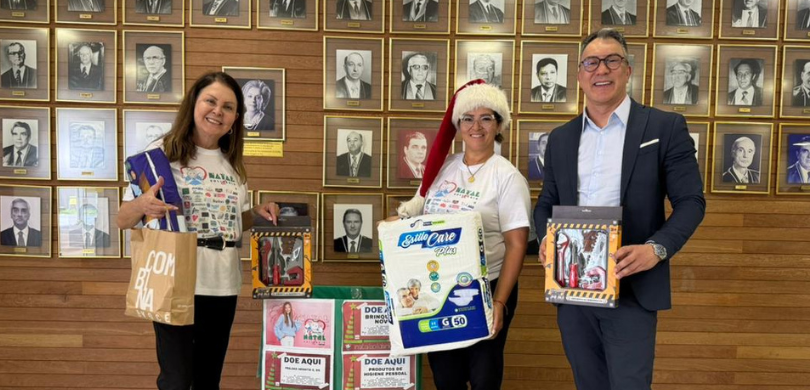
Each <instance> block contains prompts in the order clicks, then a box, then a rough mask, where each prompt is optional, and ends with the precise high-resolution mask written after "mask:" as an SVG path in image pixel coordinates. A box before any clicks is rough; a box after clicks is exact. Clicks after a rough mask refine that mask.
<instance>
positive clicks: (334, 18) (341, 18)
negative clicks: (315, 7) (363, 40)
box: [323, 0, 386, 33]
mask: <svg viewBox="0 0 810 390" xmlns="http://www.w3.org/2000/svg"><path fill="white" fill-rule="evenodd" d="M385 3H386V1H379V0H377V1H372V0H324V1H323V15H324V22H323V29H324V31H351V32H357V33H382V32H384V31H385V21H384V19H383V15H385Z"/></svg>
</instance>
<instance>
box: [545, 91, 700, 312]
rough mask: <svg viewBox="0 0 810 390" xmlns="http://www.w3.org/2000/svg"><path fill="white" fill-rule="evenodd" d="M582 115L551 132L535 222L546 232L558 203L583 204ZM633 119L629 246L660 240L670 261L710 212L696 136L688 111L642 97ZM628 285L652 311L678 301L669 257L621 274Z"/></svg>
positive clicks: (626, 192) (624, 191) (627, 158)
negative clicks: (667, 205) (668, 207)
mask: <svg viewBox="0 0 810 390" xmlns="http://www.w3.org/2000/svg"><path fill="white" fill-rule="evenodd" d="M582 121H583V117H582V115H580V116H578V117H576V118H575V119H573V120H572V121H570V122H568V123H566V124H564V125H562V126H560V127H559V128H557V129H555V130H554V131H552V132H551V135H549V138H548V147H547V148H546V155H545V163H546V165H545V167H544V171H543V175H544V182H543V192H542V193H540V197H539V198H538V201H537V206H536V207H535V209H534V224H535V226H537V227H538V228H540V229H543V230H545V229H544V227H545V226H546V223H547V220H548V218H549V217H551V208H552V206H553V205H569V206H575V205H577V203H578V193H577V157H578V151H579V140H580V136H581V134H582ZM627 122H628V123H627V133H626V135H625V139H624V153H623V155H622V179H621V180H622V183H621V197H620V204H621V206H622V207H623V212H622V245H636V244H643V243H644V242H646V241H647V240H653V241H655V242H657V243H659V244H661V245H663V246H664V247H665V248H666V250H667V260H669V258H671V257H672V256H673V255H674V254H675V253H677V252H678V251H679V250H680V249H681V248H682V247H683V245H684V244H686V241H687V240H688V239H689V237H690V236H691V235H692V233H694V231H695V229H696V228H697V227H698V225H700V222H701V221H702V220H703V215H704V213H705V211H706V201H705V199H704V198H703V182H702V180H701V178H700V171H699V170H698V163H697V159H695V145H694V141H693V140H692V137H690V136H689V130H688V129H687V127H686V120H685V119H684V117H683V116H682V115H680V114H675V113H670V112H664V111H661V110H657V109H655V108H650V107H646V106H643V105H641V104H638V103H636V102H635V101H632V102H631V108H630V116H629V118H628V121H627ZM656 140H657V142H655V141H656ZM651 142H652V143H651ZM641 145H645V146H644V147H643V148H642V147H641ZM617 157H618V156H617ZM664 197H667V198H669V201H670V202H671V203H672V209H673V211H672V215H670V217H669V219H665V216H664ZM542 235H543V234H542V233H540V234H538V236H542ZM628 283H629V284H630V285H631V287H632V289H633V292H634V293H635V295H636V297H637V298H638V301H639V303H640V304H641V306H642V307H644V308H645V309H647V310H665V309H669V308H670V307H672V298H671V293H670V277H669V261H662V262H660V263H658V264H657V265H656V266H655V267H653V268H652V269H650V270H648V271H645V272H640V273H637V274H634V275H631V276H628V277H626V278H624V279H622V280H621V284H622V285H624V286H626V285H627V284H628ZM620 294H621V293H620Z"/></svg>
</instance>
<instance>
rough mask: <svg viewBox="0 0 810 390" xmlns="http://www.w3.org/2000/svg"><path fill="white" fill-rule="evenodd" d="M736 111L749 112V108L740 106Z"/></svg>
mask: <svg viewBox="0 0 810 390" xmlns="http://www.w3.org/2000/svg"><path fill="white" fill-rule="evenodd" d="M737 112H751V109H750V108H746V107H742V108H740V109H738V110H737Z"/></svg>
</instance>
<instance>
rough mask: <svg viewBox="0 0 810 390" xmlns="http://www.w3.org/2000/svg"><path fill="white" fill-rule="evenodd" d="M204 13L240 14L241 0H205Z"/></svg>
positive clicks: (214, 14) (209, 14) (211, 14)
mask: <svg viewBox="0 0 810 390" xmlns="http://www.w3.org/2000/svg"><path fill="white" fill-rule="evenodd" d="M203 15H207V16H239V0H203Z"/></svg>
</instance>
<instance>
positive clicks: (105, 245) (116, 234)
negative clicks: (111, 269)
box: [56, 187, 121, 258]
mask: <svg viewBox="0 0 810 390" xmlns="http://www.w3.org/2000/svg"><path fill="white" fill-rule="evenodd" d="M119 190H120V189H119V188H118V187H56V191H57V194H56V202H57V207H58V227H59V236H58V237H59V239H58V242H59V257H61V258H71V257H121V230H120V229H118V227H116V226H115V223H114V221H115V219H116V218H117V216H118V202H119V201H118V200H119V199H120V191H119Z"/></svg>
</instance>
